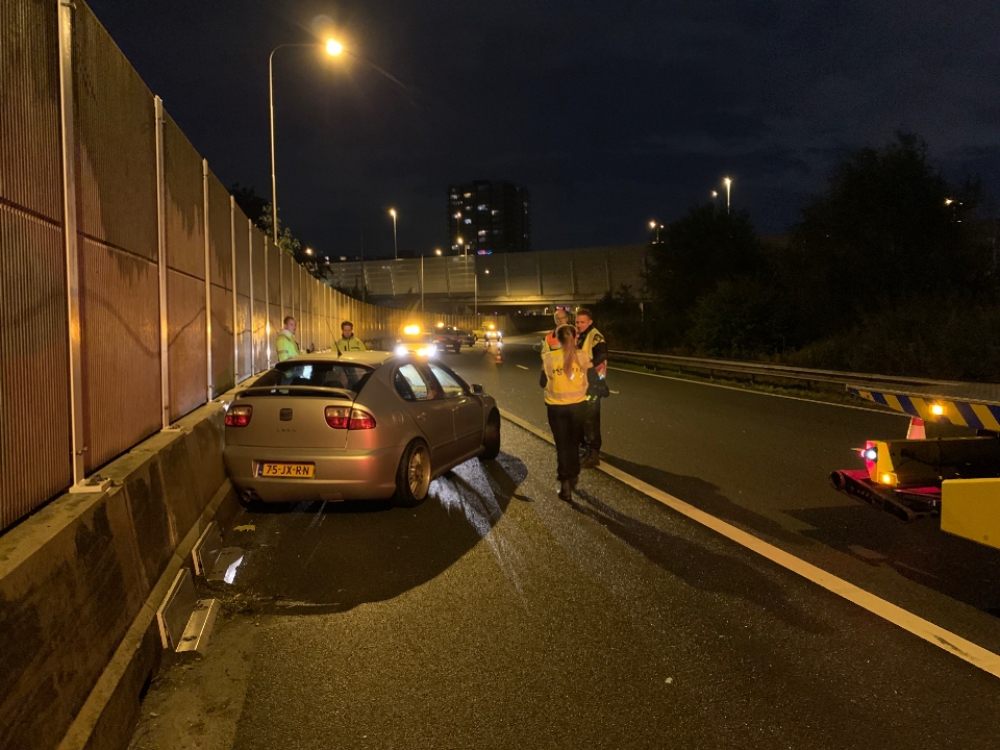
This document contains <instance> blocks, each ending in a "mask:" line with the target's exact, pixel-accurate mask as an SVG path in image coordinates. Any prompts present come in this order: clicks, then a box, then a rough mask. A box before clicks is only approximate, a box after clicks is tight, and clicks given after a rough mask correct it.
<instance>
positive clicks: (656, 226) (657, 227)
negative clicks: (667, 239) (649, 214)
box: [649, 221, 663, 245]
mask: <svg viewBox="0 0 1000 750" xmlns="http://www.w3.org/2000/svg"><path fill="white" fill-rule="evenodd" d="M649 228H650V229H651V230H656V239H655V240H654V241H653V242H654V244H657V245H658V244H660V230H661V229H663V225H662V224H661V223H660V222H658V221H651V222H649Z"/></svg>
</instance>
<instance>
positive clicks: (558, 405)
mask: <svg viewBox="0 0 1000 750" xmlns="http://www.w3.org/2000/svg"><path fill="white" fill-rule="evenodd" d="M555 336H556V339H557V340H558V342H559V348H558V349H552V350H550V351H547V352H545V353H544V354H543V355H542V375H541V378H540V381H539V382H540V385H541V386H542V387H543V388H544V389H545V404H546V407H547V409H548V416H549V427H550V428H551V430H552V437H553V438H554V439H555V442H556V459H557V463H558V474H557V477H558V479H559V499H560V500H565V501H566V502H569V501H570V500H572V498H573V490H575V489H576V481H577V479H578V478H579V476H580V443H581V442H582V441H583V423H584V420H585V419H586V416H587V413H586V403H587V388H588V385H589V381H590V380H591V379H592V378H593V376H595V375H596V373H594V370H593V368H592V367H591V364H590V356H589V355H588V354H587V353H586V352H584V351H581V350H579V349H577V348H576V329H575V328H573V326H569V325H561V326H559V327H558V328H556V330H555Z"/></svg>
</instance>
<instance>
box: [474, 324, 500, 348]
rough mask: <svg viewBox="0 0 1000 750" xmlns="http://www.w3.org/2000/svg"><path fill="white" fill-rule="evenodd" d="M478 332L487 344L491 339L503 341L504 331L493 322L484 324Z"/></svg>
mask: <svg viewBox="0 0 1000 750" xmlns="http://www.w3.org/2000/svg"><path fill="white" fill-rule="evenodd" d="M476 334H477V335H478V336H479V337H480V338H482V339H483V340H484V341H485V342H486V343H487V344H488V343H490V342H491V341H503V331H501V330H500V329H499V328H497V327H496V326H495V325H494V324H493V323H490V324H489V325H485V326H483V327H482V328H480V329H479V330H478V331H476Z"/></svg>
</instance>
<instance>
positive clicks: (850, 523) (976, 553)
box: [133, 344, 1000, 750]
mask: <svg viewBox="0 0 1000 750" xmlns="http://www.w3.org/2000/svg"><path fill="white" fill-rule="evenodd" d="M503 351H504V356H503V358H504V361H503V363H502V364H497V363H495V361H494V359H493V357H492V356H489V355H485V354H484V353H483V352H482V350H481V349H475V350H472V351H463V353H462V354H459V355H453V356H450V357H448V358H447V359H446V361H448V362H449V363H450V364H452V365H453V366H454V367H455V368H456V370H458V371H459V372H461V373H462V375H463V376H464V377H466V378H467V379H468V380H470V381H472V382H479V383H482V384H483V385H484V386H485V387H486V389H487V391H488V392H490V393H492V394H494V395H495V396H496V397H497V398H498V400H499V402H500V405H501V407H502V408H504V409H506V410H508V411H510V412H513V413H515V414H517V415H519V416H521V417H522V418H524V419H526V420H527V421H529V422H531V423H533V424H535V425H537V426H538V427H545V421H544V409H543V407H542V404H541V391H540V389H539V388H538V386H537V377H538V369H537V367H538V355H537V353H536V352H534V351H533V350H532V348H531V347H530V345H516V344H507V345H505V347H504V350H503ZM518 365H520V366H518ZM609 382H610V385H611V388H612V389H613V390H614V391H617V393H615V394H613V395H612V397H611V398H610V399H608V400H607V401H606V402H605V404H604V428H605V429H604V435H605V438H604V439H605V449H606V454H607V457H606V460H607V461H608V462H609V463H612V464H614V465H616V466H618V467H620V468H622V469H624V470H625V471H627V472H628V473H630V474H633V475H635V476H637V477H639V478H641V479H643V480H645V481H647V482H649V483H650V484H653V485H654V486H657V487H660V488H662V489H664V490H665V491H667V492H669V493H670V494H672V495H675V496H677V497H678V498H681V499H683V500H685V501H687V502H689V503H691V504H693V505H696V506H697V507H700V508H702V509H704V510H707V511H709V512H711V513H712V514H713V515H716V516H718V517H720V518H723V519H725V520H726V521H728V522H729V523H732V524H734V525H736V526H739V527H741V528H744V529H746V530H748V531H750V532H752V533H753V534H755V535H756V536H759V537H760V538H762V539H766V540H767V541H768V542H770V543H771V544H774V545H776V546H778V547H780V548H781V549H784V550H786V551H789V552H792V553H793V554H795V555H796V556H798V557H801V558H802V559H804V560H807V561H809V562H812V563H814V564H816V565H819V566H820V567H822V568H824V569H826V570H830V571H831V572H833V573H835V574H837V575H839V576H841V577H843V578H845V579H847V580H849V581H851V582H853V583H856V584H857V585H859V586H862V587H863V588H865V589H866V590H869V591H872V592H873V593H876V594H877V595H878V596H881V597H883V598H885V599H887V600H889V601H892V602H895V603H897V604H900V605H901V606H905V607H907V608H908V609H910V610H911V611H915V612H916V613H917V614H920V615H921V616H923V617H926V618H927V619H930V620H932V621H934V622H936V623H938V624H941V625H943V626H944V627H947V628H949V629H951V630H954V631H955V632H956V633H959V634H960V635H962V636H964V637H966V638H969V639H970V640H973V641H974V642H976V643H979V644H981V645H984V646H986V647H988V648H993V649H994V650H996V649H997V645H996V644H997V643H998V642H1000V636H998V632H997V631H998V630H1000V628H998V627H997V621H996V618H995V617H994V616H993V614H992V613H991V610H993V609H995V608H996V607H997V602H996V597H997V596H998V593H1000V592H998V591H997V586H996V583H997V578H998V576H997V571H998V570H1000V563H998V559H997V557H998V556H996V555H992V554H990V553H989V552H988V551H984V550H983V549H982V548H979V547H977V546H976V545H972V544H971V543H970V544H965V543H964V542H963V543H960V544H959V542H961V540H953V539H951V538H950V537H948V536H947V535H944V534H942V533H941V532H940V531H937V530H936V524H935V523H934V522H930V523H926V524H910V525H904V524H901V523H899V522H897V521H895V520H894V519H891V518H889V517H888V516H880V515H879V514H878V513H876V512H875V511H873V510H871V509H870V508H868V507H867V506H862V505H860V504H858V503H855V502H854V501H851V500H850V499H848V498H846V497H842V496H840V495H838V494H837V493H836V492H834V491H833V490H832V489H829V488H828V487H827V485H826V484H825V483H826V475H827V474H828V473H829V471H830V469H832V468H838V467H841V466H849V465H851V461H852V460H853V458H852V455H851V454H850V452H849V451H848V450H847V449H848V448H850V447H851V446H854V445H857V444H858V442H859V441H861V440H863V439H865V437H871V436H872V434H873V433H872V430H876V431H879V432H880V433H881V434H886V435H896V434H899V432H900V431H901V430H905V421H903V420H900V419H898V418H896V417H893V416H891V415H884V414H877V413H874V412H871V411H864V410H854V409H847V408H844V407H837V406H830V405H825V404H815V403H810V402H805V401H795V400H790V399H782V398H776V397H773V396H767V395H761V394H757V393H748V392H743V391H737V390H728V389H722V388H716V387H712V386H710V385H704V384H697V383H690V382H682V381H676V380H668V379H663V378H654V377H651V376H647V375H642V374H638V373H627V372H620V371H617V370H613V371H612V372H611V374H610V375H609ZM555 491H556V486H555V456H554V449H553V448H552V446H551V445H549V444H548V443H546V442H544V441H543V440H541V439H539V438H538V437H537V436H535V435H533V434H531V433H530V432H528V431H526V430H524V429H521V428H520V427H517V426H514V425H513V424H511V423H510V422H505V423H504V425H503V451H502V453H501V456H500V458H499V459H498V460H497V461H495V462H487V463H483V464H481V463H480V462H478V461H470V462H468V463H466V464H463V465H462V466H460V467H458V468H457V469H456V470H455V471H454V472H452V473H451V474H450V475H448V476H445V477H442V478H441V479H439V480H437V481H435V483H434V484H433V485H432V496H431V497H430V498H429V499H428V500H427V501H426V502H425V503H423V504H422V505H421V506H419V507H418V508H416V509H410V510H406V509H398V508H391V507H388V506H386V505H383V504H372V503H368V504H363V503H356V504H343V503H341V504H321V503H315V504H301V505H298V506H292V507H287V508H282V507H277V508H273V509H269V510H267V511H263V512H243V513H242V514H241V515H240V517H239V518H238V519H237V521H236V523H235V524H234V525H233V528H231V529H228V530H227V533H226V542H227V543H228V544H230V545H233V546H237V547H240V548H242V549H243V550H244V556H243V562H242V564H241V565H240V566H239V568H238V569H237V570H235V571H234V572H235V575H234V577H233V579H232V583H231V584H230V585H222V586H220V588H218V589H217V590H215V591H214V592H213V594H214V595H215V596H217V597H219V598H220V599H221V600H222V601H223V604H224V613H223V615H222V616H221V618H220V622H219V624H218V625H217V627H216V632H215V633H214V634H213V636H212V642H211V645H210V647H209V651H208V653H207V655H206V656H205V657H204V658H203V659H198V660H194V661H192V660H190V659H186V660H177V661H175V662H174V663H173V664H171V665H169V666H168V668H167V669H165V670H164V671H163V673H162V675H161V677H160V678H159V679H158V680H157V681H156V683H154V685H153V687H152V689H151V690H150V692H149V694H148V696H147V698H146V700H145V702H144V704H143V717H144V718H143V721H142V724H141V725H140V727H139V729H138V731H137V733H136V735H135V738H134V740H133V747H135V748H145V749H147V750H152V749H153V748H157V749H161V748H163V749H165V748H171V749H172V750H175V749H178V748H188V747H190V748H194V747H200V748H219V749H220V750H222V749H225V750H229V748H238V749H240V750H244V749H246V750H249V749H251V748H253V749H256V748H278V747H280V748H337V747H345V748H364V747H371V748H463V749H465V748H510V747H525V748H604V747H607V748H663V747H677V748H713V749H715V748H854V747H859V746H870V747H893V748H921V750H926V748H947V747H956V748H959V747H960V748H995V747H997V743H998V740H997V738H998V737H1000V713H998V712H997V710H996V707H997V705H1000V680H998V679H997V678H996V677H993V676H991V675H989V674H987V673H986V672H983V671H981V670H979V669H977V668H975V667H973V666H971V665H970V664H968V663H966V662H964V661H962V660H960V659H958V658H956V657H954V656H953V655H951V654H949V653H948V652H946V651H945V650H942V649H941V648H937V647H936V646H934V645H931V644H929V643H927V642H926V641H924V640H921V639H919V638H917V637H916V636H914V635H911V634H910V633H907V632H906V631H904V630H902V629H900V628H898V627H896V626H895V625H893V624H891V623H889V622H886V621H885V620H884V619H882V618H880V617H878V616H876V615H875V614H872V613H871V612H869V611H866V610H865V609H862V608H860V607H858V606H856V605H854V604H852V603H850V602H848V601H845V600H844V599H841V598H840V597H838V596H836V595H834V594H831V593H829V592H828V591H826V590H824V589H821V588H820V587H818V586H816V585H815V584H813V583H810V582H809V581H807V580H805V579H803V578H801V577H799V576H797V575H795V574H793V573H791V572H789V571H787V570H785V569H784V568H781V567H778V566H777V565H775V564H773V563H771V562H769V561H768V560H766V559H764V558H762V557H760V556H758V555H757V554H755V553H753V552H751V551H749V550H747V549H745V548H744V547H741V546H739V545H737V544H734V543H733V542H731V541H729V540H727V539H725V538H722V537H720V536H719V535H717V534H715V533H714V532H712V531H710V530H708V529H706V528H704V527H702V526H700V525H698V524H696V523H693V522H692V521H690V520H688V519H686V518H683V517H681V516H679V515H677V514H676V513H674V512H673V511H671V510H669V509H668V508H665V507H664V506H663V505H661V504H659V503H657V502H656V501H654V500H653V499H651V498H649V497H647V496H645V495H643V494H641V493H639V492H637V491H635V490H633V489H631V488H629V487H627V486H625V485H623V484H621V483H619V482H618V481H616V480H614V479H612V478H610V477H608V476H606V475H605V474H603V473H600V472H596V471H587V472H585V473H584V476H583V477H582V479H581V483H580V487H579V493H578V497H577V499H576V501H575V502H574V503H573V504H566V503H563V502H561V501H559V500H558V499H557V498H556V495H555Z"/></svg>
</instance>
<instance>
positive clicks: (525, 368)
mask: <svg viewBox="0 0 1000 750" xmlns="http://www.w3.org/2000/svg"><path fill="white" fill-rule="evenodd" d="M518 367H520V368H521V369H522V370H527V369H528V368H527V367H525V366H524V365H518Z"/></svg>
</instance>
